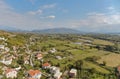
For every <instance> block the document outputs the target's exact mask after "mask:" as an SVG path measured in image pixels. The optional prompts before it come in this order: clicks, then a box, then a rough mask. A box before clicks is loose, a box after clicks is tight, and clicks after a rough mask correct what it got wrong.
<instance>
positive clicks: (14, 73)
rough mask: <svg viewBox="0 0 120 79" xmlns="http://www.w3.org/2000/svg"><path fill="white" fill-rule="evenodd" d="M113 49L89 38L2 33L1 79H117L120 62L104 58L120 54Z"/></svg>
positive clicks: (0, 47) (0, 54)
mask: <svg viewBox="0 0 120 79" xmlns="http://www.w3.org/2000/svg"><path fill="white" fill-rule="evenodd" d="M98 41H99V42H98ZM98 45H99V46H98ZM105 46H107V47H105ZM110 46H111V47H110ZM112 46H114V43H113V42H111V41H106V40H101V39H95V38H93V37H92V36H85V35H60V34H56V35H51V34H50V35H46V34H45V35H44V34H43V35H40V34H29V33H17V34H16V33H9V32H5V31H1V33H0V79H89V78H90V79H99V78H100V79H117V77H119V72H120V66H119V63H117V64H116V65H115V66H114V65H111V64H110V62H109V60H110V59H109V60H105V59H104V57H105V58H107V57H108V56H109V55H111V54H114V55H117V53H112V52H111V51H112V50H108V49H109V48H110V49H112ZM103 49H104V50H103ZM105 49H106V50H105ZM113 49H114V48H113ZM114 52H115V51H114ZM118 53H119V52H118ZM119 56H120V55H119ZM117 67H118V68H117Z"/></svg>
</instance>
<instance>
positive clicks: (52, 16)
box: [47, 15, 55, 19]
mask: <svg viewBox="0 0 120 79" xmlns="http://www.w3.org/2000/svg"><path fill="white" fill-rule="evenodd" d="M47 18H50V19H55V16H54V15H50V16H48V17H47Z"/></svg>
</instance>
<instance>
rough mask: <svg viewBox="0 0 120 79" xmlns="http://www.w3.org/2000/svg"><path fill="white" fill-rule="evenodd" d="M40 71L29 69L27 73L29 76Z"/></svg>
mask: <svg viewBox="0 0 120 79" xmlns="http://www.w3.org/2000/svg"><path fill="white" fill-rule="evenodd" d="M40 73H41V72H40V71H39V70H29V71H28V74H29V75H30V76H34V75H36V74H40Z"/></svg>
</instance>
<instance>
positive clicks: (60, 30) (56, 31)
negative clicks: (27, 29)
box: [32, 28, 82, 34]
mask: <svg viewBox="0 0 120 79" xmlns="http://www.w3.org/2000/svg"><path fill="white" fill-rule="evenodd" d="M32 32H34V33H46V34H79V33H82V32H80V31H78V30H74V29H69V28H53V29H44V30H33V31H32Z"/></svg>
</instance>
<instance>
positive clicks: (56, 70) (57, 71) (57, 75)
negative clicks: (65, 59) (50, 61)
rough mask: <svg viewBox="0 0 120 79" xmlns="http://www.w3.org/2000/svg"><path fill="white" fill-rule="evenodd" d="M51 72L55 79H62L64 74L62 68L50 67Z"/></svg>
mask: <svg viewBox="0 0 120 79" xmlns="http://www.w3.org/2000/svg"><path fill="white" fill-rule="evenodd" d="M50 72H51V74H54V78H55V79H60V77H61V76H62V72H60V68H58V67H55V66H52V67H50Z"/></svg>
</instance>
